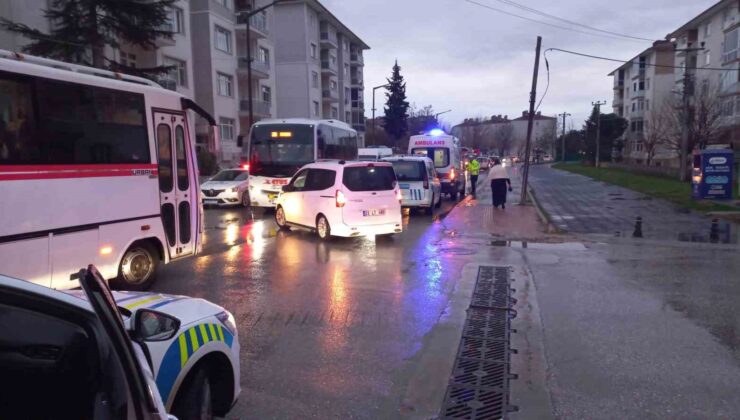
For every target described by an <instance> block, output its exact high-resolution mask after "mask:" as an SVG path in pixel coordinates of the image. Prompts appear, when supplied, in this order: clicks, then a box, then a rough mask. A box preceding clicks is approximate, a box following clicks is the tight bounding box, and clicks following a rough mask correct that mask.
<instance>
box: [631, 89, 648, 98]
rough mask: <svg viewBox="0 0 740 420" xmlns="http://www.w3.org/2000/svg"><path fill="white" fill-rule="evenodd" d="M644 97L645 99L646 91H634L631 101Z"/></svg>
mask: <svg viewBox="0 0 740 420" xmlns="http://www.w3.org/2000/svg"><path fill="white" fill-rule="evenodd" d="M644 97H645V90H644V89H638V90H633V91H632V92H631V93H630V98H631V99H636V98H644Z"/></svg>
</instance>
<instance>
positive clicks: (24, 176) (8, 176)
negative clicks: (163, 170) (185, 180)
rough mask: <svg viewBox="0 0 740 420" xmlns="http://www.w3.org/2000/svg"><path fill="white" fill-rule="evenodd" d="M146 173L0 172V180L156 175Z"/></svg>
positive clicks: (155, 172)
mask: <svg viewBox="0 0 740 420" xmlns="http://www.w3.org/2000/svg"><path fill="white" fill-rule="evenodd" d="M147 170H148V171H150V172H149V173H147V174H136V173H134V172H133V171H132V170H129V171H80V172H46V173H27V174H0V181H21V180H30V179H65V178H67V179H68V178H111V177H118V176H145V175H157V170H152V169H147Z"/></svg>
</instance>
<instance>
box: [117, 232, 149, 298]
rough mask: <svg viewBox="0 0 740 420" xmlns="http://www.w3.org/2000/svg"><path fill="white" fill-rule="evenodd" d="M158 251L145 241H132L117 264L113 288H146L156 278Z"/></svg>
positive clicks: (139, 289)
mask: <svg viewBox="0 0 740 420" xmlns="http://www.w3.org/2000/svg"><path fill="white" fill-rule="evenodd" d="M158 267H159V253H158V252H157V251H156V250H155V249H154V247H153V246H151V245H149V244H147V243H134V244H133V245H131V247H130V248H129V249H127V250H126V252H125V253H124V254H123V258H121V264H120V265H119V266H118V277H116V279H115V280H114V281H113V282H112V286H113V288H114V289H119V290H136V291H141V290H147V289H149V288H150V287H151V286H152V284H154V281H155V280H156V279H157V268H158Z"/></svg>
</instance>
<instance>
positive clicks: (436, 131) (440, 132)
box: [429, 128, 445, 136]
mask: <svg viewBox="0 0 740 420" xmlns="http://www.w3.org/2000/svg"><path fill="white" fill-rule="evenodd" d="M444 133H445V132H444V130H442V129H440V128H435V129H432V130H430V131H429V135H430V136H441V135H443V134H444Z"/></svg>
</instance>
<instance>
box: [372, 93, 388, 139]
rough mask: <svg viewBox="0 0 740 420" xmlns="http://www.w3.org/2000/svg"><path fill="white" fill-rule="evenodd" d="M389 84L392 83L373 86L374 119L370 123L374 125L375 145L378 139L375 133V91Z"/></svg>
mask: <svg viewBox="0 0 740 420" xmlns="http://www.w3.org/2000/svg"><path fill="white" fill-rule="evenodd" d="M388 86H390V83H386V84H384V85H380V86H375V87H374V88H373V108H372V111H373V118H372V120H370V124H371V125H372V127H373V145H374V144H375V140H376V139H377V134H376V133H375V91H376V90H377V89H380V88H384V87H388Z"/></svg>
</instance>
